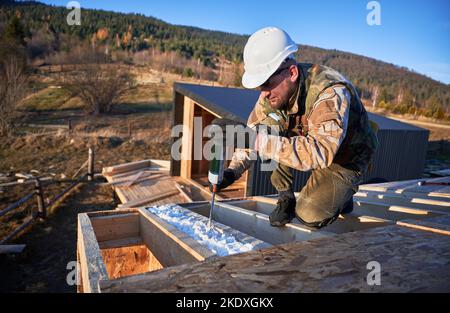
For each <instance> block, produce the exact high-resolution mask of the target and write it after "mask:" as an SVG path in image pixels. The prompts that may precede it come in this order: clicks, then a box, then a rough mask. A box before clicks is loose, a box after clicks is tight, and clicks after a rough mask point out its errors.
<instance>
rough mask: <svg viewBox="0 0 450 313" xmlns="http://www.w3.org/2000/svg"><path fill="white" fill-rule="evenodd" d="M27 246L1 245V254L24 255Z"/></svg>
mask: <svg viewBox="0 0 450 313" xmlns="http://www.w3.org/2000/svg"><path fill="white" fill-rule="evenodd" d="M26 246H27V245H0V254H17V253H22V251H23V249H25V247H26Z"/></svg>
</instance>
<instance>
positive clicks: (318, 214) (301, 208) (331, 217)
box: [295, 199, 339, 228]
mask: <svg viewBox="0 0 450 313" xmlns="http://www.w3.org/2000/svg"><path fill="white" fill-rule="evenodd" d="M305 202H306V203H305ZM307 202H308V200H306V201H305V199H302V201H297V206H296V208H295V215H296V217H297V219H298V220H299V221H300V222H301V223H302V224H304V225H306V226H308V227H314V228H322V227H325V226H327V225H329V224H331V223H333V222H334V221H335V220H336V219H337V217H338V216H339V212H338V211H337V210H336V211H333V212H328V211H324V210H322V209H321V208H319V207H317V206H314V205H308V204H309V203H307Z"/></svg>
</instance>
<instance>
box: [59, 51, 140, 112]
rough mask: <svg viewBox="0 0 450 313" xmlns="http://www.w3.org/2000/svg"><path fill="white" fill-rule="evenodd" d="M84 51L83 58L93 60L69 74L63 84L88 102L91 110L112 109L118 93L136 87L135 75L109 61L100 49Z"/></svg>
mask: <svg viewBox="0 0 450 313" xmlns="http://www.w3.org/2000/svg"><path fill="white" fill-rule="evenodd" d="M84 54H85V55H84V56H82V59H84V60H90V61H89V62H86V63H82V64H80V65H78V66H77V70H76V71H75V72H73V73H70V74H67V77H66V78H65V83H64V87H65V88H66V89H67V90H68V91H69V92H70V93H71V94H72V96H77V97H79V98H81V99H82V100H83V101H84V102H85V104H86V106H87V109H88V112H89V113H91V114H93V115H99V114H100V113H110V112H111V111H112V108H113V105H114V104H115V103H116V101H117V100H118V99H119V97H120V96H121V95H123V94H124V93H125V92H126V91H127V90H129V89H130V88H132V87H133V85H134V77H133V76H132V75H131V73H130V71H129V69H128V67H126V66H119V65H114V64H110V63H108V62H106V59H105V56H104V55H102V54H100V53H95V52H90V53H89V52H88V53H84ZM86 54H87V55H86Z"/></svg>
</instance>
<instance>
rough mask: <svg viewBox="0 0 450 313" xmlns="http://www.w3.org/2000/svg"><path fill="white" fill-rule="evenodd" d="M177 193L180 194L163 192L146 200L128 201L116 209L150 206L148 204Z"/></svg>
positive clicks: (176, 191)
mask: <svg viewBox="0 0 450 313" xmlns="http://www.w3.org/2000/svg"><path fill="white" fill-rule="evenodd" d="M178 193H180V192H179V191H178V190H177V189H175V190H169V191H167V192H163V193H160V194H157V195H154V196H151V197H148V198H144V199H137V200H132V201H128V202H126V203H124V204H122V205H119V207H118V208H120V209H127V208H137V207H140V206H143V205H146V204H150V203H152V202H155V201H157V200H160V199H164V198H167V197H170V196H173V195H176V194H178Z"/></svg>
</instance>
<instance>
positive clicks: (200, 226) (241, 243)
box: [147, 205, 270, 256]
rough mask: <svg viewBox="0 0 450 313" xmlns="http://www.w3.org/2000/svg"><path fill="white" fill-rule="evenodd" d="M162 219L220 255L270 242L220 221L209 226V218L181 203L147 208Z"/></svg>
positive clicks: (253, 248) (254, 247) (250, 248)
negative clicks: (183, 206) (184, 206)
mask: <svg viewBox="0 0 450 313" xmlns="http://www.w3.org/2000/svg"><path fill="white" fill-rule="evenodd" d="M147 209H148V211H149V212H151V213H152V214H155V215H156V216H158V217H159V218H160V219H162V220H164V221H166V222H168V223H169V224H171V225H173V226H175V227H176V228H177V229H179V230H181V231H182V232H184V233H186V234H187V235H189V236H190V237H192V238H193V239H195V240H196V241H197V242H199V243H200V244H202V245H204V246H206V247H208V248H209V249H210V250H211V251H213V252H214V253H215V254H217V255H218V256H226V255H231V254H236V253H242V252H247V251H251V250H256V249H261V248H266V247H269V246H270V244H268V243H266V242H263V241H261V240H259V239H256V238H254V237H251V236H248V235H246V234H244V233H242V232H240V231H237V230H235V229H232V228H230V227H228V226H226V225H223V224H221V223H218V222H213V223H212V227H211V228H208V219H207V218H206V217H204V216H202V215H200V214H197V213H194V212H192V211H189V210H187V209H185V208H182V207H181V206H179V205H161V206H154V207H149V208H147Z"/></svg>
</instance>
